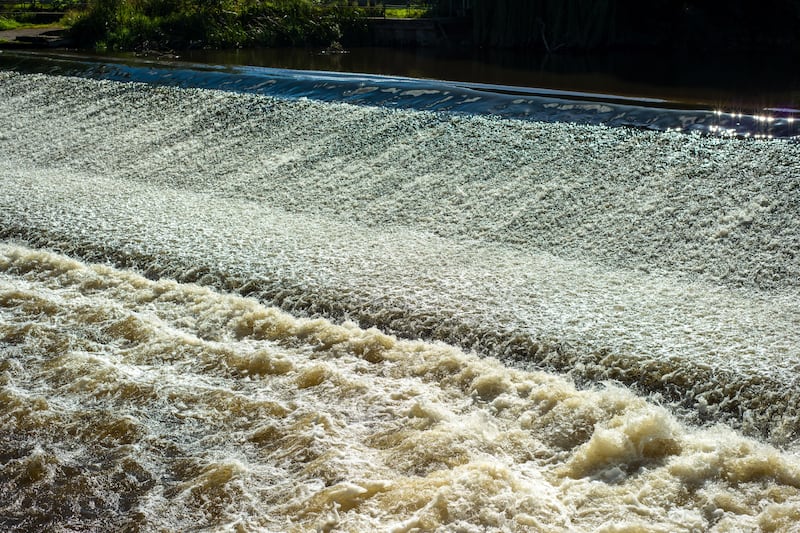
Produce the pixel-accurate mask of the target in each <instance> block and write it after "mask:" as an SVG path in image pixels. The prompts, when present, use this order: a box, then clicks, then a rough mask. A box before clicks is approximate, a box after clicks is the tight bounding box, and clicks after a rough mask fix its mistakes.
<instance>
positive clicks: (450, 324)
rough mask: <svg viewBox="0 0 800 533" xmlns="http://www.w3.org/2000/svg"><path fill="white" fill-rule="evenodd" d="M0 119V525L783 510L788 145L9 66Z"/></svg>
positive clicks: (699, 523)
mask: <svg viewBox="0 0 800 533" xmlns="http://www.w3.org/2000/svg"><path fill="white" fill-rule="evenodd" d="M0 124H2V126H0V177H2V189H0V237H2V238H3V239H4V242H5V244H3V245H2V247H1V248H0V250H1V251H2V255H0V267H2V278H0V280H2V285H0V287H1V288H2V293H0V302H2V306H0V312H1V313H2V316H1V320H0V328H2V336H1V337H0V343H2V349H0V356H2V357H3V359H2V361H3V362H2V371H3V372H4V374H3V378H2V379H3V389H2V394H3V402H2V403H3V404H4V406H3V407H2V414H1V415H0V416H2V418H0V420H1V421H2V424H3V426H4V432H3V437H2V439H3V440H2V442H3V448H2V450H0V452H1V453H2V458H3V459H2V460H3V464H4V474H3V476H2V486H1V488H0V495H2V496H1V497H0V501H1V502H2V503H3V511H2V512H1V513H0V516H2V517H3V518H2V520H4V521H5V522H4V524H6V525H8V526H9V527H11V526H18V527H22V528H27V529H43V528H55V529H62V530H63V529H70V528H79V527H82V526H87V527H93V528H97V529H108V528H112V529H120V528H124V527H132V528H144V529H146V530H158V529H190V528H194V527H199V528H209V529H217V528H222V529H226V528H227V529H236V528H239V529H244V530H259V529H265V530H271V531H284V530H297V531H305V530H309V529H315V528H318V529H327V530H336V529H341V530H350V531H367V530H384V531H390V530H396V531H413V530H435V529H437V528H441V529H442V530H459V531H472V530H475V531H481V530H486V529H489V530H520V531H524V530H596V529H598V528H601V529H602V528H605V529H606V530H625V528H629V530H630V529H632V530H636V529H637V528H638V529H640V530H647V531H653V530H655V531H658V530H662V531H681V530H684V531H690V530H692V529H694V530H706V529H716V530H718V531H742V530H745V531H747V530H754V529H762V530H765V531H768V530H772V531H775V530H778V531H781V530H792V529H791V528H792V527H793V524H794V523H795V521H797V520H798V519H800V505H798V480H799V479H800V478H799V477H798V476H800V473H798V472H799V471H798V461H797V457H796V455H795V452H794V451H793V450H796V448H797V438H798V434H799V430H800V422H799V421H798V389H797V377H796V376H797V369H798V368H797V367H798V342H797V335H796V332H797V331H798V326H799V325H800V308H798V301H800V300H798V294H797V292H798V279H800V278H798V273H800V272H799V270H800V265H799V264H798V260H797V253H798V251H800V250H798V249H799V248H800V231H798V229H800V228H798V224H800V222H798V220H800V218H799V216H800V213H798V203H797V202H796V195H797V192H798V186H800V147H798V146H797V145H796V144H789V143H783V142H781V143H770V142H757V141H747V142H745V141H741V140H721V139H713V138H703V137H698V136H688V135H678V134H668V133H648V132H639V131H632V130H624V129H608V128H603V127H592V126H577V125H570V124H543V123H537V122H518V121H509V120H498V119H492V118H487V117H477V116H476V117H464V116H454V115H447V114H436V113H426V112H419V111H397V110H387V109H380V108H365V107H354V106H350V105H345V104H331V103H318V102H312V101H307V100H300V101H287V100H281V99H275V98H270V97H265V96H256V95H242V94H232V93H223V92H218V91H209V90H198V89H176V88H166V87H154V86H149V85H143V84H130V83H128V84H123V83H116V82H107V81H106V82H102V81H92V80H81V79H75V78H63V77H53V76H42V75H19V74H14V73H0ZM61 254H66V255H61ZM76 259H80V260H84V261H88V262H89V263H93V264H88V265H87V264H83V263H78V262H76V261H75V260H76ZM100 263H104V264H107V265H109V264H110V265H114V266H116V267H117V268H127V269H133V270H135V271H137V272H138V273H139V274H142V275H144V276H146V277H147V278H149V279H145V278H142V277H140V275H139V274H136V273H134V272H132V271H130V270H115V269H114V268H111V267H109V266H101V265H100ZM175 280H177V281H175ZM191 283H196V285H194V284H191ZM240 295H245V296H249V297H250V298H244V297H242V296H240ZM269 305H278V306H280V308H282V311H278V310H277V309H275V308H270V307H267V306H269ZM286 312H288V313H290V314H285V313H286ZM356 324H358V325H356ZM371 326H374V327H376V328H377V329H362V328H368V327H371ZM404 339H411V340H404ZM413 339H421V340H413ZM433 341H445V342H447V343H449V344H441V343H436V342H433ZM542 371H548V372H550V373H543V372H542ZM607 380H613V382H609V381H607ZM574 382H577V383H578V385H579V386H578V388H576V386H575V385H574ZM626 386H627V387H630V388H626ZM773 446H778V447H779V448H776V447H773ZM615 528H616V529H615Z"/></svg>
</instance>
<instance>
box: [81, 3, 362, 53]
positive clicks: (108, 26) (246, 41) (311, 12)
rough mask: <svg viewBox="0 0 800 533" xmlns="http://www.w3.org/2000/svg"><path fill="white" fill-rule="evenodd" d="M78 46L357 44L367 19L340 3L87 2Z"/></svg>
mask: <svg viewBox="0 0 800 533" xmlns="http://www.w3.org/2000/svg"><path fill="white" fill-rule="evenodd" d="M70 33H71V35H72V36H73V38H75V39H76V40H77V41H78V43H79V44H81V45H84V46H94V47H96V48H101V49H103V48H109V49H119V50H133V49H174V48H191V47H213V48H231V47H244V46H280V45H289V46H300V45H322V46H330V45H332V44H334V43H339V42H344V43H346V44H357V43H358V42H360V41H362V40H365V39H366V35H367V26H366V18H365V17H364V14H363V13H362V11H361V10H360V8H358V7H356V6H352V5H349V4H347V3H346V2H344V1H342V2H340V3H335V4H329V3H326V4H324V5H323V4H321V3H319V2H316V1H312V0H204V1H203V2H197V1H193V0H91V1H90V3H89V9H88V10H87V11H86V12H85V13H83V14H82V15H80V16H79V17H78V18H77V20H75V21H74V24H73V25H72V28H71V32H70Z"/></svg>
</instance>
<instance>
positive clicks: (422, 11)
mask: <svg viewBox="0 0 800 533" xmlns="http://www.w3.org/2000/svg"><path fill="white" fill-rule="evenodd" d="M429 14H430V11H429V10H428V9H426V8H422V7H410V8H405V7H404V8H389V7H387V8H386V17H387V18H393V19H418V18H422V17H426V16H428V15H429Z"/></svg>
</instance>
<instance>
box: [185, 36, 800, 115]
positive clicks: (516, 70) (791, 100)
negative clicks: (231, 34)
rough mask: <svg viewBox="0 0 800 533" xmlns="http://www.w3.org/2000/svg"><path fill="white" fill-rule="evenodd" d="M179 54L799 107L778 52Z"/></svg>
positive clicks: (793, 79)
mask: <svg viewBox="0 0 800 533" xmlns="http://www.w3.org/2000/svg"><path fill="white" fill-rule="evenodd" d="M181 59H184V60H187V61H193V62H204V63H205V62H208V63H214V64H231V65H256V66H265V67H277V68H289V69H299V70H329V71H338V72H363V73H368V74H381V75H393V76H408V77H413V78H427V79H446V80H453V81H465V82H476V83H489V84H497V85H514V86H521V87H539V88H549V89H557V90H569V91H583V92H595V93H603V94H614V95H621V96H632V97H637V98H656V99H664V100H670V101H673V102H679V103H685V104H703V105H707V106H710V107H712V108H713V107H718V108H725V109H729V110H733V109H743V110H744V109H746V110H748V112H751V113H752V112H753V111H754V110H756V109H763V108H765V107H800V74H798V71H797V69H795V68H794V67H793V65H795V64H796V63H795V61H794V59H793V58H791V57H788V56H787V57H784V56H782V55H781V54H780V53H777V54H772V55H770V56H768V57H765V56H756V55H746V54H736V55H733V54H732V55H729V56H722V55H715V56H713V57H709V56H705V55H703V54H688V53H686V54H678V55H658V56H657V57H654V56H653V54H644V53H630V52H626V53H613V54H612V53H606V54H593V55H577V54H576V55H573V54H557V55H556V54H552V55H541V54H535V53H528V52H520V51H509V50H503V51H482V50H477V51H464V50H455V51H454V50H449V51H448V50H429V49H416V50H414V49H395V48H353V49H351V50H349V51H347V53H344V54H337V53H322V52H320V51H319V50H311V49H263V50H227V51H226V50H191V51H187V52H182V53H181Z"/></svg>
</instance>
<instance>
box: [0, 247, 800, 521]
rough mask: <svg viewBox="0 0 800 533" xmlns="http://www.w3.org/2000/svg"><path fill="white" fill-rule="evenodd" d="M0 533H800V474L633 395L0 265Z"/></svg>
mask: <svg viewBox="0 0 800 533" xmlns="http://www.w3.org/2000/svg"><path fill="white" fill-rule="evenodd" d="M0 339H2V340H1V341H0V346H2V349H0V369H1V370H2V375H0V398H2V401H0V427H2V433H0V435H1V436H0V442H1V443H2V452H3V455H2V461H3V475H2V476H1V477H0V490H2V491H3V492H2V493H3V494H14V497H13V498H12V497H4V498H2V499H0V510H1V511H0V516H1V517H2V518H0V523H2V524H3V525H4V526H5V527H14V528H23V529H30V530H34V529H71V528H74V527H80V528H81V529H86V528H90V529H144V530H160V529H200V530H228V531H234V530H237V531H240V530H248V531H308V530H312V529H317V530H334V529H345V530H359V531H365V530H372V531H414V530H420V529H424V530H441V531H464V530H483V531H530V530H531V529H535V530H540V531H590V530H591V531H619V530H647V531H696V530H698V529H700V530H707V531H727V530H731V529H736V530H741V529H747V530H757V529H760V530H763V531H777V530H785V531H788V530H790V528H791V527H792V526H793V524H796V522H797V520H798V519H799V518H800V462H798V458H797V457H796V455H792V454H788V453H785V452H780V451H778V450H776V449H775V448H772V447H770V446H767V445H765V444H760V443H757V442H755V441H753V440H750V439H747V438H744V437H742V436H741V435H738V434H736V433H734V432H733V431H732V430H730V429H728V428H725V427H722V426H717V427H712V428H707V429H703V430H698V429H697V428H690V427H687V426H685V425H684V424H682V423H681V422H680V421H678V420H676V419H675V417H674V416H673V415H672V414H670V413H669V412H668V411H667V409H665V408H664V407H661V406H658V405H655V404H654V403H652V402H648V401H646V400H645V399H643V398H641V397H637V396H635V395H634V394H632V393H631V392H630V391H628V390H625V389H622V388H620V387H617V386H613V385H605V386H597V387H592V388H590V389H585V390H579V389H577V388H576V387H575V386H574V385H573V384H572V383H571V382H570V381H569V380H568V379H565V378H564V377H558V376H554V375H549V374H545V373H542V372H531V371H524V370H520V369H511V368H508V367H507V366H504V365H503V364H502V363H501V362H499V361H497V360H495V359H493V358H485V357H484V358H481V357H477V356H476V355H475V354H469V353H465V352H463V351H461V350H459V349H457V348H454V347H452V346H448V345H445V344H441V343H427V342H422V341H412V340H402V339H399V338H397V337H394V336H391V335H386V334H385V333H383V332H381V331H379V330H376V329H361V328H359V327H358V326H356V325H355V324H354V323H352V322H345V323H342V324H338V325H337V324H334V323H331V322H330V321H327V320H324V319H305V318H298V317H294V316H291V315H289V314H287V313H285V312H282V311H280V310H278V309H276V308H271V307H265V306H264V305H262V304H261V303H259V302H258V301H256V300H254V299H250V298H243V297H240V296H237V295H231V294H223V293H219V292H217V291H215V290H212V289H210V288H207V287H202V286H198V285H195V284H183V283H179V282H176V281H174V280H168V279H160V280H157V281H153V280H148V279H146V278H144V277H142V276H140V275H138V274H135V273H133V272H130V271H123V270H118V269H115V268H111V267H108V266H104V265H98V264H85V263H81V262H78V261H75V260H73V259H70V258H69V257H66V256H63V255H59V254H56V253H53V252H48V251H42V250H35V249H30V248H27V247H21V246H17V245H12V244H0Z"/></svg>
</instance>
